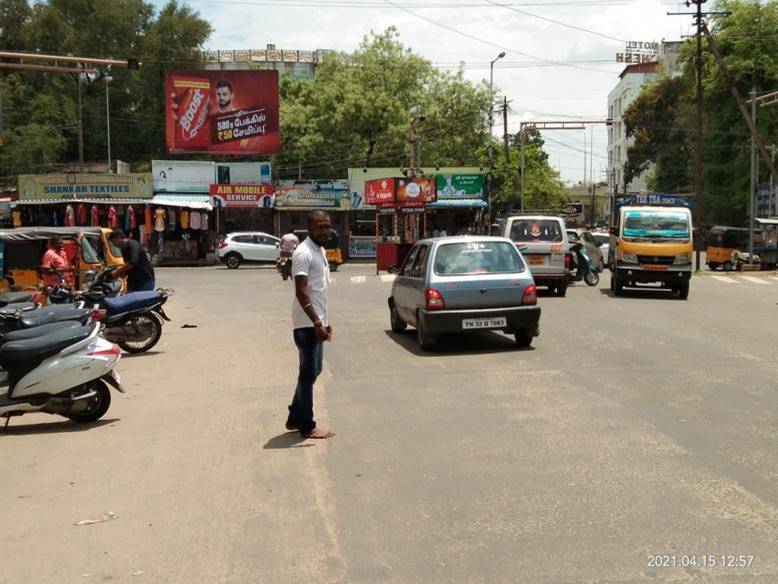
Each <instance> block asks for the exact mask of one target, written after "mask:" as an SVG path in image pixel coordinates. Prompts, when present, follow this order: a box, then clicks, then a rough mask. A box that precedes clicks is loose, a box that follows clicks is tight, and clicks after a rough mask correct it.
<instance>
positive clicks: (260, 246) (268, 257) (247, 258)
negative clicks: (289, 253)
mask: <svg viewBox="0 0 778 584" xmlns="http://www.w3.org/2000/svg"><path fill="white" fill-rule="evenodd" d="M216 253H217V255H218V256H219V259H220V260H221V261H222V262H223V263H224V265H225V266H227V267H228V268H230V269H231V270H235V269H237V268H238V267H239V266H240V265H241V264H242V263H244V262H275V261H276V260H277V259H278V256H279V254H280V253H281V240H280V239H278V238H277V237H275V236H274V235H270V234H268V233H262V232H260V231H252V232H248V231H243V232H239V233H230V234H229V235H227V237H225V238H224V240H223V241H222V242H221V243H220V244H219V247H218V248H217V250H216Z"/></svg>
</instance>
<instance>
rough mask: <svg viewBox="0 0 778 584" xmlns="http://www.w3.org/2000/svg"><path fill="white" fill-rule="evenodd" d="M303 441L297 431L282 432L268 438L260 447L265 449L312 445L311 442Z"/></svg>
mask: <svg viewBox="0 0 778 584" xmlns="http://www.w3.org/2000/svg"><path fill="white" fill-rule="evenodd" d="M303 442H305V438H303V437H302V436H300V433H299V432H284V433H283V434H279V435H278V436H273V437H272V438H271V439H270V440H268V441H267V442H265V445H264V446H263V447H262V448H263V449H265V450H279V449H282V448H307V447H308V446H313V443H311V442H306V443H305V444H303Z"/></svg>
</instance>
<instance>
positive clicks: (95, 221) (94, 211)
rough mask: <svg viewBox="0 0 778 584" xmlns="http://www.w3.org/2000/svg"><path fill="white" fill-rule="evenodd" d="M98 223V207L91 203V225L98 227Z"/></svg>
mask: <svg viewBox="0 0 778 584" xmlns="http://www.w3.org/2000/svg"><path fill="white" fill-rule="evenodd" d="M99 225H100V209H98V208H97V205H92V227H98V226H99Z"/></svg>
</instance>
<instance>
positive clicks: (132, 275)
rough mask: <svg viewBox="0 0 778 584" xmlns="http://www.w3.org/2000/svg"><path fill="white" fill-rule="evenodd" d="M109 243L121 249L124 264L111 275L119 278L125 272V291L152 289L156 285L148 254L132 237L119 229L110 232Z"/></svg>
mask: <svg viewBox="0 0 778 584" xmlns="http://www.w3.org/2000/svg"><path fill="white" fill-rule="evenodd" d="M111 243H113V244H114V245H115V246H116V247H118V248H119V249H120V250H122V258H124V265H123V266H122V267H121V268H119V269H118V270H116V271H115V272H114V273H113V275H114V277H115V278H120V277H122V276H123V275H124V274H127V292H141V291H152V290H154V287H155V286H156V281H155V279H154V268H153V266H152V265H151V261H149V254H147V253H146V250H145V249H143V248H142V247H141V246H140V243H138V242H137V241H135V240H134V239H128V238H127V236H126V235H125V234H124V231H122V230H121V229H114V231H113V232H112V233H111Z"/></svg>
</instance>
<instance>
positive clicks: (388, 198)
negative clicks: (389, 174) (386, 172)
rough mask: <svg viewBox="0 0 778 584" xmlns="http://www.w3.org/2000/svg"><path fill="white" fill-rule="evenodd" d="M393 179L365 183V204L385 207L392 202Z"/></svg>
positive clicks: (378, 179)
mask: <svg viewBox="0 0 778 584" xmlns="http://www.w3.org/2000/svg"><path fill="white" fill-rule="evenodd" d="M394 182H395V179H393V178H377V179H374V180H367V181H365V203H366V204H368V205H386V204H392V203H393V202H394Z"/></svg>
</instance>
